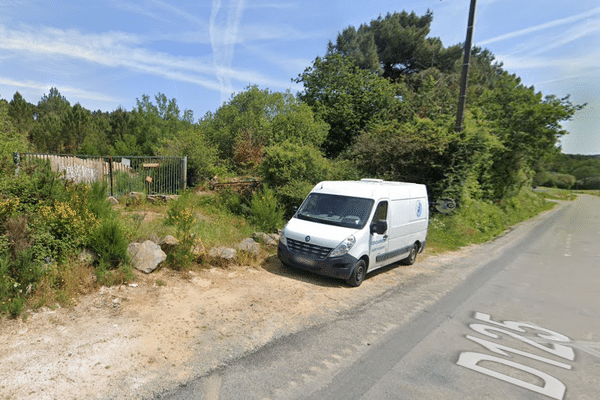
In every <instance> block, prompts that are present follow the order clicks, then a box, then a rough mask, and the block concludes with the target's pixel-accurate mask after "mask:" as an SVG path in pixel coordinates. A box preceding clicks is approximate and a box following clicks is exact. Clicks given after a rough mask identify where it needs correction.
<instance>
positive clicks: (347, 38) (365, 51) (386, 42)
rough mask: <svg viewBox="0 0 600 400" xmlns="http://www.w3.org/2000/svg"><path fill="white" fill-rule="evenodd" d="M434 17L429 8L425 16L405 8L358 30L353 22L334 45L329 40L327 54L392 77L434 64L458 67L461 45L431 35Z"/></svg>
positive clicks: (445, 68) (450, 68) (447, 69)
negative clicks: (336, 55)
mask: <svg viewBox="0 0 600 400" xmlns="http://www.w3.org/2000/svg"><path fill="white" fill-rule="evenodd" d="M432 21H433V13H432V12H431V11H429V10H428V11H427V12H426V13H425V15H423V16H418V15H416V14H415V13H414V12H412V13H410V14H409V13H407V12H406V11H403V12H394V13H388V14H387V15H386V16H385V17H381V16H379V18H377V19H376V20H372V21H371V22H370V24H369V25H361V26H360V27H359V29H358V30H356V29H355V28H354V27H352V26H350V27H348V28H346V29H345V30H343V31H342V32H341V33H340V34H338V37H337V39H336V44H335V45H333V44H332V43H331V42H330V43H329V46H328V52H327V55H333V54H339V55H342V56H345V57H348V58H349V59H351V60H352V61H353V62H354V63H355V64H356V65H357V66H359V67H360V68H362V69H366V70H370V71H373V72H381V73H382V74H383V76H384V77H385V78H388V79H391V80H393V81H398V80H399V79H400V78H401V77H402V76H406V75H411V74H414V73H417V72H419V71H423V70H426V69H428V68H432V67H433V68H437V69H438V70H440V71H442V72H452V71H455V70H456V62H457V61H458V60H460V56H461V54H462V48H461V46H459V45H456V46H452V47H448V48H444V46H443V45H442V41H441V40H440V39H439V38H428V37H427V35H429V32H430V27H431V22H432Z"/></svg>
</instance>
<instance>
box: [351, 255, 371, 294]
mask: <svg viewBox="0 0 600 400" xmlns="http://www.w3.org/2000/svg"><path fill="white" fill-rule="evenodd" d="M366 274H367V264H366V263H365V260H363V259H362V258H361V259H360V260H358V261H357V262H356V264H354V269H353V270H352V275H350V278H348V279H347V280H346V283H347V284H348V285H349V286H354V287H358V286H360V284H361V283H362V282H363V281H364V280H365V275H366Z"/></svg>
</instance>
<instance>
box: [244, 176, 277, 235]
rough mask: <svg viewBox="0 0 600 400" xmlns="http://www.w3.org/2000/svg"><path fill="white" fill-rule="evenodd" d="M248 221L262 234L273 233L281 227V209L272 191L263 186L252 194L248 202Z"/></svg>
mask: <svg viewBox="0 0 600 400" xmlns="http://www.w3.org/2000/svg"><path fill="white" fill-rule="evenodd" d="M250 221H251V222H252V223H253V224H254V225H256V226H257V227H259V228H260V229H261V230H262V231H263V232H275V231H276V230H277V228H281V227H282V226H283V209H282V208H281V207H280V206H279V202H278V199H277V197H276V196H275V191H274V190H272V189H269V188H268V187H267V186H264V187H263V188H262V189H261V190H259V191H258V192H256V193H254V195H253V196H252V200H251V202H250Z"/></svg>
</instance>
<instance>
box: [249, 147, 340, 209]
mask: <svg viewBox="0 0 600 400" xmlns="http://www.w3.org/2000/svg"><path fill="white" fill-rule="evenodd" d="M260 173H261V176H262V179H263V182H264V183H265V184H266V185H268V186H269V187H271V188H273V189H274V190H275V193H276V194H277V197H278V198H280V199H281V201H282V203H283V205H284V207H285V208H286V210H287V211H288V212H289V211H290V210H291V207H293V206H295V205H299V204H300V202H301V201H302V200H303V199H304V196H305V195H306V194H307V193H308V192H306V193H305V189H306V188H307V187H310V188H312V186H314V185H315V184H316V183H317V182H320V181H323V180H327V179H328V178H329V176H330V173H331V163H330V162H329V161H328V160H327V159H325V158H324V157H323V156H322V154H321V153H320V151H319V150H317V149H316V148H314V147H311V146H301V145H298V144H295V143H291V142H284V143H282V144H280V145H275V146H271V147H269V148H268V149H267V150H266V152H265V158H264V160H263V162H262V164H261V166H260ZM309 191H310V190H309ZM300 195H301V196H300Z"/></svg>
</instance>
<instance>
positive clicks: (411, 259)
mask: <svg viewBox="0 0 600 400" xmlns="http://www.w3.org/2000/svg"><path fill="white" fill-rule="evenodd" d="M417 254H419V245H418V244H417V243H415V244H414V245H413V247H412V249H410V253H408V257H406V258H405V259H404V260H402V261H401V262H402V264H404V265H413V264H414V263H415V261H417Z"/></svg>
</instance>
